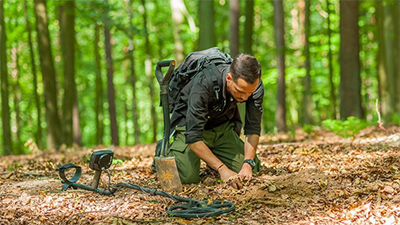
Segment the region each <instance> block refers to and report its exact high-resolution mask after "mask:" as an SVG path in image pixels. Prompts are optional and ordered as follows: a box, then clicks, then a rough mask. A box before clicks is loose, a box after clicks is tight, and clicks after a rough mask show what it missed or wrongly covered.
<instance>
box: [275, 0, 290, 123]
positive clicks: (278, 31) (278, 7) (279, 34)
mask: <svg viewBox="0 0 400 225" xmlns="http://www.w3.org/2000/svg"><path fill="white" fill-rule="evenodd" d="M273 3H274V26H275V42H276V53H277V66H278V93H277V102H278V107H277V109H276V115H275V117H276V125H277V127H278V130H279V131H286V130H287V127H286V96H285V92H286V84H285V39H284V35H285V29H284V12H283V3H282V0H273Z"/></svg>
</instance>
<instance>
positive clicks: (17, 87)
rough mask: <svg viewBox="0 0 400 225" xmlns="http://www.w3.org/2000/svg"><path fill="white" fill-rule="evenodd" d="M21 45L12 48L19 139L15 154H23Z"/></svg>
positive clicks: (16, 121)
mask: <svg viewBox="0 0 400 225" xmlns="http://www.w3.org/2000/svg"><path fill="white" fill-rule="evenodd" d="M19 48H20V47H19V46H17V47H14V48H12V49H11V68H12V69H11V77H12V79H13V80H14V84H13V85H12V86H13V96H14V111H15V126H14V127H15V138H16V140H17V143H16V144H17V145H16V146H15V148H14V149H13V153H14V154H22V153H23V152H22V141H21V129H22V124H21V122H22V121H21V110H20V107H19V103H20V101H21V85H20V82H19V80H20V79H19V77H20V76H19V64H18V54H19V51H20V49H19Z"/></svg>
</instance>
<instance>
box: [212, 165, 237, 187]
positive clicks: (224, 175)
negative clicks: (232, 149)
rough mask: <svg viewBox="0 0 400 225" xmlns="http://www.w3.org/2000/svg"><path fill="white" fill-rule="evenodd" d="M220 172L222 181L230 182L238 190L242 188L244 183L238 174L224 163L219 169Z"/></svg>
mask: <svg viewBox="0 0 400 225" xmlns="http://www.w3.org/2000/svg"><path fill="white" fill-rule="evenodd" d="M218 172H219V175H220V176H221V179H222V181H224V182H230V183H231V185H232V187H233V188H236V189H238V190H239V189H241V188H242V186H243V185H242V182H241V180H240V178H239V176H238V174H236V173H235V172H233V171H232V170H230V169H229V168H228V167H227V166H225V165H223V166H222V167H221V168H220V169H218Z"/></svg>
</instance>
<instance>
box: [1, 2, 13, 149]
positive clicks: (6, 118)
mask: <svg viewBox="0 0 400 225" xmlns="http://www.w3.org/2000/svg"><path fill="white" fill-rule="evenodd" d="M3 5H4V1H3V0H0V77H1V122H2V125H1V127H2V131H3V154H4V155H9V154H11V153H12V150H11V147H12V140H11V123H10V105H9V102H8V97H9V90H8V71H7V50H6V27H5V23H4V7H3Z"/></svg>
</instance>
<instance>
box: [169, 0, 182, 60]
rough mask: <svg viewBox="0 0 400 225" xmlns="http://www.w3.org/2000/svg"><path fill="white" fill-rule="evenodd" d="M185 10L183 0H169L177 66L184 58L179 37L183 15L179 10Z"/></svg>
mask: <svg viewBox="0 0 400 225" xmlns="http://www.w3.org/2000/svg"><path fill="white" fill-rule="evenodd" d="M182 7H183V8H185V3H184V2H183V0H171V10H172V22H173V24H174V25H173V34H174V43H175V58H176V63H177V65H179V64H181V62H182V61H183V59H184V58H185V56H184V53H183V51H184V47H183V43H182V39H181V37H180V34H181V29H180V27H181V26H182V23H183V20H184V18H183V14H182V11H181V8H182Z"/></svg>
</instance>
